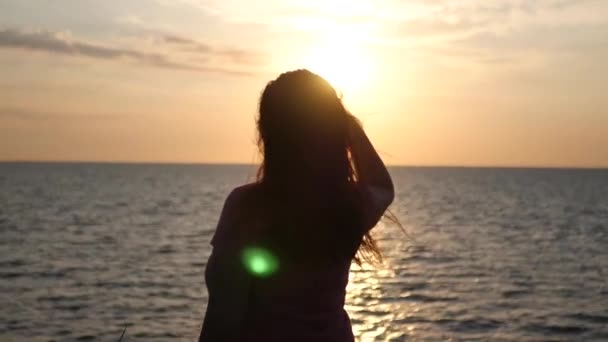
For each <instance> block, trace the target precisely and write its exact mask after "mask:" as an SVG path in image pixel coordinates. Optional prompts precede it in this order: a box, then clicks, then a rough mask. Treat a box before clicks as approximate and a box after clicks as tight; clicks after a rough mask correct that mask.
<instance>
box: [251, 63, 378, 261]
mask: <svg viewBox="0 0 608 342" xmlns="http://www.w3.org/2000/svg"><path fill="white" fill-rule="evenodd" d="M259 109H260V112H259V117H258V121H257V127H258V133H259V141H258V144H259V147H260V150H261V152H262V154H263V161H262V164H261V166H260V169H259V172H258V181H259V182H260V183H261V184H262V185H263V186H264V187H265V188H266V189H268V190H269V191H270V193H272V194H273V196H272V197H275V202H274V203H275V204H274V205H272V206H271V216H273V217H275V218H274V219H275V220H279V221H284V220H296V222H298V223H297V224H296V226H295V227H294V225H284V224H282V223H284V222H280V223H279V224H280V225H281V226H282V227H283V231H281V232H278V233H279V234H288V235H291V236H293V235H301V236H302V238H301V239H300V241H301V243H302V247H303V250H306V249H307V248H308V247H310V246H309V245H310V244H314V243H318V242H320V241H334V243H335V241H336V240H335V239H338V241H340V240H342V241H344V242H345V243H346V244H348V243H350V242H349V241H352V238H348V236H341V235H340V234H343V235H347V234H350V233H351V232H355V231H360V230H358V229H357V228H359V227H357V226H358V225H361V224H362V223H361V221H362V220H361V215H362V213H363V212H364V208H363V203H364V201H362V200H361V198H360V197H359V196H358V195H357V192H356V191H354V189H355V187H354V186H353V184H354V183H355V182H356V171H355V168H354V166H353V165H354V161H353V160H351V154H350V146H349V129H350V127H351V125H352V124H353V120H355V122H356V119H355V118H354V117H353V116H352V115H351V114H350V113H349V112H348V111H347V110H346V108H345V107H344V105H343V104H342V100H341V98H340V97H339V96H338V95H337V93H336V91H335V90H334V88H333V87H332V86H331V85H330V84H329V83H328V82H327V81H326V80H325V79H323V78H322V77H320V76H318V75H316V74H314V73H312V72H310V71H308V70H295V71H290V72H286V73H283V74H281V75H280V76H279V77H278V78H277V79H276V80H273V81H271V82H269V83H268V85H267V86H266V88H265V89H264V92H263V93H262V96H261V99H260V108H259ZM280 217H283V218H282V219H281V218H280ZM287 217H288V218H287ZM315 220H317V221H323V222H317V221H315ZM286 226H290V227H289V228H285V227H286ZM313 227H319V228H322V229H324V228H327V229H325V230H324V231H319V232H318V234H314V233H312V234H311V232H310V231H306V230H308V229H313ZM340 228H343V229H342V230H340ZM287 229H289V230H291V231H290V232H286V231H285V230H287ZM340 231H341V232H342V233H340ZM326 234H331V235H332V236H333V237H332V239H329V240H328V239H327V235H326ZM336 234H338V235H336ZM323 236H325V238H324V237H323ZM315 238H318V239H317V240H315ZM292 241H293V240H292ZM304 241H308V242H304ZM360 243H361V245H360V246H359V252H360V253H359V255H360V256H363V257H364V258H365V257H370V258H369V259H374V258H375V259H380V258H381V256H380V252H379V250H378V248H377V246H376V244H375V241H374V240H373V239H372V237H371V236H370V235H369V234H366V235H365V236H364V237H363V240H362V241H360ZM357 246H358V245H357ZM357 246H355V247H357ZM348 249H350V247H349V248H348ZM356 260H357V261H358V262H359V261H360V258H356Z"/></svg>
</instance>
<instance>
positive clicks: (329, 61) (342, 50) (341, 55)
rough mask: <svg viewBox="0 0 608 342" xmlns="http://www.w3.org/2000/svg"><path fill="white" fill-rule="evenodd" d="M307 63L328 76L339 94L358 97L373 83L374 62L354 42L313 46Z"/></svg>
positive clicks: (307, 57) (325, 76)
mask: <svg viewBox="0 0 608 342" xmlns="http://www.w3.org/2000/svg"><path fill="white" fill-rule="evenodd" d="M304 66H305V67H306V68H307V69H308V70H310V71H312V72H314V73H316V74H318V75H320V76H322V77H323V78H325V79H326V80H327V81H329V83H331V85H332V86H334V88H335V89H336V91H337V92H338V93H339V94H343V95H345V96H349V97H351V96H358V95H359V94H360V93H361V92H362V91H363V90H365V88H366V87H368V85H369V83H370V82H371V74H372V62H371V59H370V58H369V56H368V54H367V53H366V51H365V50H364V49H363V48H362V47H361V46H358V45H356V44H354V43H349V42H341V41H339V40H338V41H330V42H325V43H323V44H320V45H317V46H314V47H312V48H311V49H310V50H309V51H308V54H307V55H306V57H305V59H304Z"/></svg>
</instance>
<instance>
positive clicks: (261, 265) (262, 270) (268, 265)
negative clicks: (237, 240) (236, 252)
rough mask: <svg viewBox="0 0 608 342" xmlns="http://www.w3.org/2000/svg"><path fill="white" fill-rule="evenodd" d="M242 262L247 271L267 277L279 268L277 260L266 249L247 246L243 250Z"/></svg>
mask: <svg viewBox="0 0 608 342" xmlns="http://www.w3.org/2000/svg"><path fill="white" fill-rule="evenodd" d="M243 263H244V264H245V268H246V269H247V271H249V273H251V274H252V275H254V276H257V277H267V276H269V275H271V274H273V273H274V272H276V271H277V269H278V268H279V261H278V260H277V258H276V257H275V256H274V255H273V254H272V253H271V252H270V251H268V250H267V249H265V248H260V247H249V248H246V249H245V250H244V251H243Z"/></svg>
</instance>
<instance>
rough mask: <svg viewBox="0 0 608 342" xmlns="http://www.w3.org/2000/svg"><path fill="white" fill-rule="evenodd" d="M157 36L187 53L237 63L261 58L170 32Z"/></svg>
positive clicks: (246, 62)
mask: <svg viewBox="0 0 608 342" xmlns="http://www.w3.org/2000/svg"><path fill="white" fill-rule="evenodd" d="M157 36H158V37H159V39H160V40H161V41H163V42H165V43H167V44H171V45H174V46H176V47H178V48H180V49H181V50H182V51H184V52H187V53H192V52H194V53H201V54H204V55H207V56H208V55H213V56H215V57H218V58H226V59H229V60H230V61H232V62H234V63H237V64H255V63H258V62H260V60H261V57H260V56H259V55H258V54H256V53H253V52H251V51H246V50H243V49H238V48H223V47H214V46H212V45H210V44H206V43H203V42H199V41H197V40H194V39H191V38H188V37H183V36H179V35H176V34H172V33H158V34H157Z"/></svg>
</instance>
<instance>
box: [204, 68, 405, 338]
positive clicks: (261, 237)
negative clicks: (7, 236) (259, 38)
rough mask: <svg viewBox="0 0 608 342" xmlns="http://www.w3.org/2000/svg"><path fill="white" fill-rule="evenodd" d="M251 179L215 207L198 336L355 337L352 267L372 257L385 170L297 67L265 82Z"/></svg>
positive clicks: (389, 192)
mask: <svg viewBox="0 0 608 342" xmlns="http://www.w3.org/2000/svg"><path fill="white" fill-rule="evenodd" d="M257 127H258V132H259V145H260V149H261V151H262V152H263V157H264V159H263V162H262V165H261V167H260V169H259V172H258V180H257V182H255V183H253V184H249V185H245V186H242V187H239V188H236V189H234V190H233V191H232V192H231V193H230V195H229V196H228V198H227V199H226V203H225V204H224V209H223V211H222V214H221V217H220V220H219V223H218V227H217V231H216V233H215V235H214V237H213V239H212V241H211V244H212V246H213V252H212V254H211V256H210V257H209V261H208V263H207V268H206V272H205V276H206V281H207V287H208V290H209V304H208V306H207V313H206V315H205V320H204V322H203V327H202V330H201V334H200V339H199V340H200V341H203V342H213V341H307V342H310V341H332V342H343V341H344V342H346V341H354V337H353V333H352V327H351V324H350V320H349V318H348V315H347V313H346V312H345V311H344V299H345V289H346V285H347V283H348V274H349V268H350V265H351V262H352V261H353V260H355V261H356V262H357V263H361V261H362V260H364V259H365V260H371V261H373V260H381V254H380V251H379V250H378V247H377V245H376V242H375V241H374V239H373V238H372V236H371V235H370V230H371V229H372V228H373V227H374V226H375V225H376V223H377V222H378V221H379V220H380V218H381V217H382V216H383V214H384V212H385V210H386V209H387V207H388V206H389V205H390V203H391V202H392V201H393V197H394V189H393V183H392V181H391V178H390V175H389V173H388V171H387V170H386V167H385V166H384V164H383V163H382V160H381V159H380V157H379V156H378V154H377V153H376V151H375V150H374V148H373V146H372V144H371V143H370V141H369V139H368V138H367V136H366V135H365V133H364V131H363V129H362V128H361V125H360V124H359V122H358V121H357V119H356V118H355V117H354V116H352V115H351V114H349V112H348V111H347V110H346V109H345V107H344V105H343V104H342V101H341V99H340V98H339V97H338V96H337V94H336V91H335V90H334V89H333V88H332V87H331V85H330V84H329V83H328V82H327V81H325V80H324V79H323V78H321V77H320V76H317V75H315V74H313V73H311V72H310V71H307V70H296V71H291V72H287V73H284V74H282V75H280V76H279V77H278V78H277V79H276V80H274V81H271V82H270V83H268V85H267V86H266V88H265V89H264V92H263V94H262V97H261V100H260V108H259V118H258V121H257Z"/></svg>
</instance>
